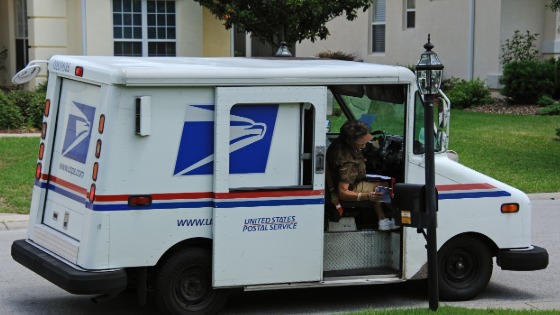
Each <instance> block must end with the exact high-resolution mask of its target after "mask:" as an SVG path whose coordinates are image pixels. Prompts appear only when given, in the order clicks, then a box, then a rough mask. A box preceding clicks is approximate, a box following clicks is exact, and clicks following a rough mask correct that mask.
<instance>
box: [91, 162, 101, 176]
mask: <svg viewBox="0 0 560 315" xmlns="http://www.w3.org/2000/svg"><path fill="white" fill-rule="evenodd" d="M98 171H99V163H97V162H95V163H93V172H92V174H91V179H93V180H94V181H96V180H97V172H98Z"/></svg>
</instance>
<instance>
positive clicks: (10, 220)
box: [0, 213, 29, 231]
mask: <svg viewBox="0 0 560 315" xmlns="http://www.w3.org/2000/svg"><path fill="white" fill-rule="evenodd" d="M28 222H29V215H27V214H17V213H0V231H11V230H20V229H27V225H28Z"/></svg>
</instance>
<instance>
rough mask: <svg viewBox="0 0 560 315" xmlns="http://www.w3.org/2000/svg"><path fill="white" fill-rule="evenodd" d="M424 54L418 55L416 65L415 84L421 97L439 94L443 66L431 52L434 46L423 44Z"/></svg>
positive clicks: (428, 43)
mask: <svg viewBox="0 0 560 315" xmlns="http://www.w3.org/2000/svg"><path fill="white" fill-rule="evenodd" d="M424 48H425V49H426V51H425V52H423V53H422V55H420V60H418V63H417V64H416V83H417V84H418V89H419V90H420V93H422V95H434V94H437V93H438V92H439V88H440V86H441V78H442V75H443V64H442V63H441V61H439V58H438V56H437V54H436V53H435V52H433V51H432V49H433V48H434V45H433V44H432V43H430V35H429V34H428V42H427V43H426V44H424Z"/></svg>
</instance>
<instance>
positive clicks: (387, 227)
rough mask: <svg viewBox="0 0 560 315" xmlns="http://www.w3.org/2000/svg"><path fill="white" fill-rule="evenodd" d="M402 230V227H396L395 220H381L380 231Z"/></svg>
mask: <svg viewBox="0 0 560 315" xmlns="http://www.w3.org/2000/svg"><path fill="white" fill-rule="evenodd" d="M398 228H400V226H398V225H395V220H393V219H387V218H385V219H383V220H379V231H391V230H396V229H398Z"/></svg>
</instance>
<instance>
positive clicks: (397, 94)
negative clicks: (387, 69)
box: [327, 85, 406, 137]
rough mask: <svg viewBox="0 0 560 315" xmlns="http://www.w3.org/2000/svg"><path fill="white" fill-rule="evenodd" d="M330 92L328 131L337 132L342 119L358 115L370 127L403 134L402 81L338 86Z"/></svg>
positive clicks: (404, 88) (403, 88)
mask: <svg viewBox="0 0 560 315" xmlns="http://www.w3.org/2000/svg"><path fill="white" fill-rule="evenodd" d="M362 91H363V92H362ZM331 92H332V98H333V102H332V105H333V106H332V110H331V111H330V115H328V116H327V119H328V122H327V125H328V128H329V134H332V135H335V134H338V133H339V130H340V126H342V124H344V122H346V121H347V120H348V119H357V120H361V121H363V122H365V123H366V124H367V125H368V126H369V127H370V131H376V130H382V131H384V132H385V133H387V134H390V135H397V136H401V137H402V136H403V134H404V126H405V103H406V102H405V100H406V97H405V94H406V86H405V85H365V86H362V85H353V86H337V87H334V88H333V87H331ZM337 92H339V93H337Z"/></svg>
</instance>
